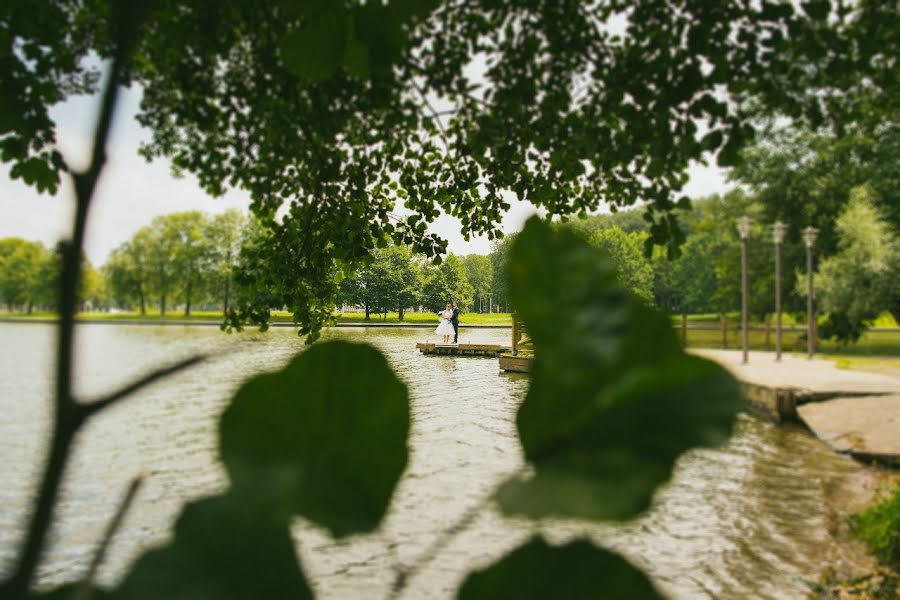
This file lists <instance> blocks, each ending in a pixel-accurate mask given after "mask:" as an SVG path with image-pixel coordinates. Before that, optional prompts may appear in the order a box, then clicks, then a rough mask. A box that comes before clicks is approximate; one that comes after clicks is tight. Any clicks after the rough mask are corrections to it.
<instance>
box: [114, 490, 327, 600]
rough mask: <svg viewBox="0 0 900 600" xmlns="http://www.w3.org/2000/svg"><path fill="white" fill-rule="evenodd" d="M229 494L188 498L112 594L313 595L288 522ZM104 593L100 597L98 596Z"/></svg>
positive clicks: (184, 597)
mask: <svg viewBox="0 0 900 600" xmlns="http://www.w3.org/2000/svg"><path fill="white" fill-rule="evenodd" d="M262 514H264V513H262V512H261V511H257V510H254V509H253V503H252V501H251V502H248V499H247V498H244V497H239V496H237V495H234V494H227V495H224V496H216V497H213V498H207V499H204V500H200V501H198V502H193V503H191V504H189V505H187V507H186V508H185V509H184V512H182V514H181V517H179V519H178V522H177V524H176V525H175V539H174V540H172V542H171V543H169V544H168V545H166V546H163V547H162V548H158V549H155V550H151V551H149V552H148V553H146V554H145V555H143V556H142V557H141V558H140V559H138V561H137V563H136V564H135V565H134V567H133V568H132V570H131V572H129V574H128V575H127V576H126V578H125V579H124V580H123V581H122V583H121V585H120V586H119V588H118V589H116V590H115V591H114V592H112V593H111V594H110V595H109V596H108V597H109V598H112V599H113V600H159V599H160V598H166V600H207V599H208V600H257V599H259V598H267V599H272V600H276V599H278V598H284V599H285V600H289V599H290V600H298V599H302V598H312V597H313V595H312V592H311V590H310V588H309V586H308V585H307V583H306V579H305V578H304V576H303V572H302V571H301V570H300V568H299V564H300V563H299V559H298V558H297V555H296V552H295V550H294V542H293V540H292V539H291V537H290V535H289V530H288V524H287V521H286V520H279V519H277V518H273V517H271V516H269V517H263V516H260V515H262ZM102 597H104V596H101V598H102Z"/></svg>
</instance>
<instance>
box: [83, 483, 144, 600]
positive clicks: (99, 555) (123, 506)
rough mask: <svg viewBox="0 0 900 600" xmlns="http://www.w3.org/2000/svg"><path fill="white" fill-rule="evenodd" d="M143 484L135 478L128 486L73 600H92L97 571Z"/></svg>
mask: <svg viewBox="0 0 900 600" xmlns="http://www.w3.org/2000/svg"><path fill="white" fill-rule="evenodd" d="M141 483H143V478H142V477H135V478H134V480H132V482H131V485H129V486H128V491H127V492H125V497H124V498H122V502H121V503H120V504H119V510H117V511H116V514H115V515H113V518H112V520H111V521H110V522H109V525H107V527H106V532H105V533H104V534H103V538H101V540H100V545H99V546H98V547H97V552H96V554H94V559H93V560H92V561H91V565H90V567H88V571H87V574H86V575H85V576H84V579H83V580H82V581H81V584H80V585H79V586H78V588H77V589H76V590H75V593H74V594H72V600H90V598H91V594H92V593H93V589H92V587H91V585H92V584H93V582H94V576H95V575H96V574H97V569H99V568H100V565H101V564H102V563H103V559H104V558H105V557H106V550H107V548H109V544H110V542H111V541H112V538H113V536H114V535H115V534H116V531H118V530H119V527H120V526H121V525H122V520H123V519H124V518H125V513H127V512H128V509H129V508H130V507H131V503H132V502H133V501H134V498H135V496H136V495H137V492H138V490H139V489H140V487H141Z"/></svg>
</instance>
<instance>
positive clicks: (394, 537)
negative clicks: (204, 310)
mask: <svg viewBox="0 0 900 600" xmlns="http://www.w3.org/2000/svg"><path fill="white" fill-rule="evenodd" d="M77 331H78V338H77V341H78V353H77V369H76V373H77V389H78V392H79V394H80V395H81V396H82V397H84V398H90V397H92V396H93V395H99V394H100V393H102V392H104V391H108V390H111V389H114V388H116V387H117V386H118V385H119V384H121V383H122V382H125V381H127V380H128V379H129V378H130V377H132V376H135V375H137V374H140V373H142V372H145V371H146V370H148V369H150V368H152V367H154V366H157V365H159V364H160V363H164V362H169V361H173V360H175V359H177V358H181V357H185V356H188V355H190V354H192V353H195V352H211V353H212V354H213V355H214V358H213V360H211V361H209V362H207V363H205V364H202V365H200V366H198V367H196V368H194V369H193V370H191V371H189V372H185V373H182V374H179V375H178V376H176V377H172V378H170V379H167V380H166V381H165V382H163V383H160V384H158V385H156V386H154V387H152V388H148V389H146V390H144V391H143V392H141V393H140V394H138V395H136V396H134V397H133V398H132V399H131V400H129V401H127V402H125V403H124V404H123V405H121V406H117V407H116V408H114V409H111V410H110V411H108V412H107V413H104V414H103V415H101V416H100V417H98V418H97V419H95V420H94V421H93V422H92V423H90V425H89V426H88V427H87V428H86V429H85V430H84V431H83V432H82V434H81V437H80V438H79V439H78V440H77V445H76V452H75V454H74V457H73V461H72V463H71V468H70V469H69V472H68V476H67V478H66V480H65V484H64V489H63V494H62V501H61V503H60V505H59V507H58V510H57V513H56V514H57V521H56V523H55V524H54V527H53V528H52V530H51V534H50V536H51V546H50V549H49V551H48V553H47V554H46V556H45V559H44V561H43V563H42V568H41V570H40V573H39V582H40V584H41V585H43V586H51V585H55V584H58V583H62V582H65V581H70V580H73V579H76V578H78V577H79V575H80V574H82V573H83V571H84V569H85V568H86V566H87V563H88V562H89V558H90V556H91V555H92V553H93V551H94V546H95V544H96V542H97V540H98V539H99V538H100V537H101V535H102V532H103V529H104V528H105V526H106V524H107V522H108V520H109V518H110V517H111V515H112V513H113V512H114V510H115V508H116V506H117V504H118V502H119V500H120V498H121V496H122V494H123V493H124V490H125V489H126V487H127V486H128V483H129V481H130V480H131V479H132V478H133V477H134V476H136V475H137V474H140V473H142V474H144V475H145V476H146V480H145V483H144V486H143V487H142V488H141V491H140V492H139V494H138V497H137V498H136V501H135V503H134V505H133V506H132V509H131V511H130V512H129V514H128V516H127V518H126V520H125V522H124V524H123V527H122V529H120V531H119V532H118V534H117V536H116V538H115V540H114V542H113V544H112V547H111V548H110V551H109V554H108V556H107V561H106V563H105V564H104V565H103V567H102V568H101V570H100V575H99V579H100V582H101V583H104V584H112V583H114V582H115V581H116V580H117V579H118V578H119V577H120V576H121V575H122V574H123V573H124V571H125V570H126V569H127V567H128V565H129V564H130V563H131V562H132V561H133V560H134V559H135V558H136V557H137V556H138V555H139V553H140V552H141V551H142V550H143V549H145V548H147V547H149V546H151V545H155V544H159V543H162V542H164V541H165V540H166V539H167V537H168V536H169V535H170V534H171V527H172V524H173V522H174V519H175V518H176V516H177V514H178V513H179V511H180V509H181V507H182V505H183V504H184V503H185V502H186V501H189V500H192V499H196V498H199V497H202V496H205V495H210V494H215V493H218V492H220V491H222V490H224V488H225V487H226V486H227V481H226V478H225V472H224V469H223V468H222V466H221V465H220V463H219V461H218V458H217V443H216V442H217V440H216V426H217V419H218V417H219V415H220V414H221V412H222V410H224V408H225V406H226V403H227V402H228V400H229V398H230V395H231V394H232V393H233V392H234V391H235V390H236V389H237V387H238V386H239V385H240V384H241V382H242V381H243V380H245V379H246V378H247V377H249V376H250V375H253V374H255V373H258V372H260V371H265V370H273V369H278V368H279V367H281V366H282V365H283V364H284V363H285V362H287V361H288V360H289V359H290V357H291V356H293V355H294V354H295V353H296V352H298V351H301V350H302V349H303V341H302V339H301V338H299V337H297V335H296V334H295V333H294V331H293V330H290V329H280V328H276V329H272V330H270V331H269V332H267V333H265V334H261V333H258V332H245V333H242V334H234V335H226V334H223V333H221V332H219V331H218V330H217V329H216V328H212V327H200V326H130V325H107V324H93V325H87V324H85V325H80V326H79V327H78V330H77ZM430 333H431V332H430V330H426V329H412V328H396V329H387V328H368V329H367V328H340V329H332V330H328V331H327V332H326V333H325V334H324V335H323V338H324V339H325V340H328V339H346V340H352V341H359V342H367V343H370V344H373V345H374V346H376V347H377V348H379V349H380V350H381V351H382V352H383V353H384V354H385V355H386V356H387V358H388V360H389V362H390V363H391V365H392V366H393V367H394V369H395V370H396V371H397V373H398V374H399V376H400V377H401V379H403V380H404V381H405V382H406V383H407V384H408V386H409V389H410V394H411V397H412V415H413V421H412V429H411V435H410V440H409V445H410V450H411V454H410V461H409V465H408V467H407V471H406V473H405V474H404V477H403V479H402V480H401V482H400V485H399V487H398V489H397V490H396V493H395V495H394V498H393V501H392V505H391V509H390V512H389V514H388V517H387V519H386V520H385V522H384V524H383V526H382V528H381V530H380V531H379V532H377V533H376V534H373V535H370V536H359V537H353V538H350V539H347V540H342V541H339V542H335V541H334V540H332V539H331V538H330V537H329V536H328V534H327V533H325V532H324V531H323V530H321V529H319V528H317V527H315V526H312V525H310V524H308V523H306V522H305V521H303V520H301V519H298V520H297V521H296V522H295V524H294V525H293V527H292V532H293V534H294V538H295V540H296V541H297V544H298V546H297V547H298V550H299V555H300V557H301V560H302V562H303V568H304V570H305V572H306V574H307V576H308V578H309V579H310V580H311V583H312V586H313V588H314V589H315V591H316V594H317V597H319V598H326V599H327V598H332V599H344V598H382V597H384V596H385V594H386V593H387V591H388V588H389V586H390V583H391V574H392V571H391V566H392V565H393V564H395V562H396V561H397V560H399V561H401V562H403V563H406V564H408V563H411V562H413V561H414V560H416V558H417V557H419V556H420V555H421V554H422V553H423V552H424V551H425V549H426V548H427V547H428V546H429V544H430V543H431V542H433V541H434V540H435V539H436V537H437V536H438V535H439V534H440V533H441V531H443V530H444V529H446V528H448V527H450V526H451V525H452V524H453V523H455V522H456V521H457V520H458V519H460V518H461V517H462V516H463V515H465V514H466V513H467V512H468V511H469V510H470V509H471V508H472V507H475V506H478V505H479V504H480V503H481V502H482V501H483V499H484V498H485V497H486V496H488V495H489V494H490V492H491V490H493V489H494V487H495V486H496V485H497V484H498V483H499V482H500V481H501V480H503V479H504V478H505V477H506V476H508V475H509V474H511V473H513V472H515V471H517V470H518V469H520V468H521V466H522V463H523V458H522V452H521V448H520V446H519V443H518V439H517V436H516V430H515V414H516V410H517V407H518V405H519V403H520V402H521V401H522V399H523V398H524V396H525V393H526V391H527V388H528V378H527V376H523V375H512V374H501V373H499V372H498V366H497V361H496V359H489V358H454V357H441V356H422V355H420V354H419V352H418V351H417V350H416V349H415V343H416V342H418V341H426V340H432V338H433V336H430ZM508 336H509V332H508V330H503V329H501V330H496V329H491V330H474V331H473V330H466V329H464V330H463V331H462V335H461V340H460V341H462V342H473V343H476V342H483V343H505V342H508ZM54 343H55V329H54V327H53V326H52V325H48V324H35V323H22V324H18V323H0V356H2V357H3V358H2V361H0V453H2V456H3V461H2V462H0V576H2V575H3V574H5V573H8V572H9V570H10V569H11V567H12V561H13V558H14V555H15V552H16V549H17V547H18V545H19V542H20V540H21V535H22V531H21V528H22V525H23V522H24V519H25V515H26V511H27V508H28V500H29V494H30V493H31V492H32V490H33V488H34V487H35V485H36V481H37V477H38V475H39V468H40V465H39V462H40V460H41V457H42V456H44V446H45V442H46V436H47V432H48V427H49V425H48V419H49V417H50V414H51V413H50V403H49V400H48V398H49V396H50V390H51V388H52V383H53V382H52V351H53V347H54ZM335 367H336V368H338V369H342V370H345V369H352V365H335ZM348 443H352V441H351V440H348ZM873 485H874V475H873V473H872V472H870V471H869V470H868V469H866V468H864V467H862V466H860V465H858V464H856V463H854V462H853V461H851V460H850V459H847V458H845V457H843V456H839V455H836V454H834V453H832V452H831V451H830V450H829V449H828V448H827V447H826V446H825V445H824V444H822V443H821V442H820V441H819V440H817V439H816V438H814V437H813V436H811V435H809V434H808V433H807V432H806V431H804V430H802V429H801V428H799V427H794V426H781V427H776V426H773V425H771V424H769V423H766V422H763V421H761V420H759V419H757V418H755V417H752V416H749V415H742V416H741V417H740V418H739V420H738V423H737V426H736V429H735V432H734V434H733V436H732V438H731V440H730V441H729V442H728V443H727V444H726V445H725V446H723V447H722V448H719V449H716V450H696V451H691V452H688V453H687V454H685V455H684V456H682V457H681V458H680V459H679V461H678V464H677V466H676V470H675V475H674V477H673V479H672V481H671V482H670V483H669V484H667V485H666V486H664V487H663V488H661V489H660V490H659V492H658V493H657V496H656V498H655V500H654V505H653V507H652V508H651V509H650V510H649V511H648V512H647V513H646V514H645V515H643V516H642V517H640V518H639V519H636V520H634V521H631V522H628V523H625V524H594V523H584V522H579V521H547V522H543V523H541V524H538V525H535V524H532V523H530V522H526V521H520V520H516V519H509V518H505V517H503V516H501V515H500V514H499V513H498V512H496V511H494V510H492V509H489V510H486V511H483V512H482V513H481V514H480V515H479V516H478V517H476V518H475V519H474V520H473V521H472V523H471V525H470V526H469V527H468V528H467V529H466V530H465V531H463V532H462V533H460V534H459V535H458V536H456V537H455V538H453V540H452V541H451V542H450V543H449V545H448V546H447V547H446V549H445V550H444V551H443V552H442V553H441V554H440V555H439V556H438V557H437V558H436V559H435V560H434V561H433V562H431V563H430V564H429V565H428V566H427V567H426V568H424V569H423V570H422V571H421V572H420V573H419V574H418V575H417V576H416V577H415V578H414V579H412V580H411V581H410V583H409V586H408V588H407V590H406V593H405V597H407V598H451V597H453V594H454V592H455V590H456V589H457V587H458V586H459V584H460V582H461V581H462V579H463V578H464V577H465V575H466V573H467V572H469V571H470V570H472V569H473V568H479V567H483V566H486V565H488V564H490V563H491V562H493V561H495V560H497V559H498V558H500V557H501V556H502V555H503V554H504V553H506V552H507V551H509V550H510V549H512V548H514V547H515V546H517V545H518V544H520V543H522V542H523V541H524V540H526V539H527V538H528V537H530V536H531V535H532V534H534V533H536V532H542V533H543V534H544V535H545V536H546V537H547V538H548V539H550V540H551V541H553V542H563V541H566V540H569V539H572V538H573V537H576V536H580V535H584V536H588V537H590V538H591V539H592V540H593V541H594V542H595V543H597V544H600V545H603V546H605V547H607V548H610V549H613V550H616V551H618V552H620V553H622V554H623V555H625V556H626V557H627V558H629V559H630V560H631V561H632V562H634V563H636V564H638V565H639V566H641V567H642V568H644V569H645V570H647V571H648V572H649V573H650V574H651V575H652V576H653V578H654V581H655V582H656V584H657V585H658V586H659V588H660V589H661V590H662V591H663V592H665V593H667V594H668V595H669V596H670V597H672V598H691V599H693V598H746V597H753V598H772V599H779V600H780V599H784V598H803V597H805V596H806V587H805V586H804V585H803V580H815V579H817V578H818V576H819V574H820V572H821V571H823V570H824V569H826V568H829V567H834V568H837V569H839V570H840V569H862V568H865V567H866V566H868V565H869V564H870V563H869V559H868V558H867V557H866V555H865V553H864V551H863V549H862V546H861V545H859V544H858V543H855V542H850V541H848V534H847V526H846V514H845V513H846V509H845V507H846V506H848V505H850V504H852V503H853V502H855V501H856V500H857V499H858V498H859V497H861V496H863V495H864V492H865V490H869V489H871V488H872V486H873Z"/></svg>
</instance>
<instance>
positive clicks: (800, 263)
mask: <svg viewBox="0 0 900 600" xmlns="http://www.w3.org/2000/svg"><path fill="white" fill-rule="evenodd" d="M875 198H876V197H875V193H874V192H873V191H872V189H870V188H868V187H865V186H863V187H858V188H854V189H853V190H851V192H850V194H849V197H848V199H847V200H846V201H845V203H844V206H843V208H842V210H841V212H840V213H839V215H838V218H837V219H836V220H835V221H834V223H833V225H832V228H833V232H828V233H827V234H826V237H824V239H822V240H821V241H820V243H819V245H818V246H817V248H816V252H817V254H818V256H819V259H818V260H817V273H816V288H817V290H818V292H817V302H818V304H819V306H820V311H821V312H827V313H828V315H829V319H830V323H831V325H830V327H831V331H830V332H829V331H828V329H827V326H826V329H825V333H826V335H828V334H832V335H836V336H837V337H839V338H840V339H855V336H858V334H859V333H860V332H861V331H862V330H863V329H864V327H865V324H866V323H867V322H868V321H869V320H871V319H873V318H875V317H876V316H878V314H879V313H881V312H884V311H887V312H890V313H891V314H893V315H894V317H895V318H898V317H900V310H898V307H900V302H898V298H900V285H898V284H897V281H898V280H900V244H898V240H897V236H896V232H895V229H894V226H893V224H892V223H891V222H890V220H888V219H887V218H885V216H884V214H883V213H884V211H883V209H882V208H881V207H880V206H879V204H878V202H877V200H876V199H875ZM742 215H749V216H751V217H752V218H753V219H754V225H753V228H752V231H751V234H750V241H749V260H748V269H749V283H750V290H749V292H750V294H749V300H750V311H751V314H752V315H753V316H754V317H757V318H759V317H762V316H763V315H765V314H766V313H771V312H772V311H773V304H774V295H775V291H774V287H775V275H774V245H773V241H772V236H771V229H770V226H771V223H769V222H768V221H769V219H768V218H767V217H766V205H765V201H764V200H760V199H759V198H757V197H754V196H751V195H749V194H747V193H744V192H742V191H740V190H735V191H732V192H729V193H727V194H725V195H722V196H719V195H714V196H711V197H708V198H705V199H701V200H698V201H695V202H694V203H693V208H692V210H690V211H685V212H683V213H682V219H681V228H682V230H683V231H684V232H685V235H686V240H685V242H684V244H683V245H682V246H681V254H680V256H679V257H677V258H675V259H674V260H670V259H669V258H668V257H667V256H666V255H665V253H664V252H663V249H662V248H660V247H651V248H650V250H651V252H650V253H649V255H648V254H647V248H648V246H647V240H648V238H649V234H648V221H647V220H645V219H644V218H643V215H642V212H641V211H640V209H636V210H630V211H622V212H618V213H615V214H607V215H595V216H590V217H588V218H585V219H579V220H571V221H568V222H565V223H560V224H559V225H558V226H560V227H566V228H569V229H571V230H573V231H574V232H576V233H577V234H578V235H579V236H581V237H583V238H584V239H586V240H588V241H589V242H590V243H592V244H594V245H596V246H599V247H602V248H604V249H605V250H606V251H607V253H608V254H609V256H610V260H612V261H614V263H615V265H616V269H617V271H618V274H619V278H620V280H621V281H622V282H623V283H624V285H625V286H626V287H627V288H629V289H630V290H631V291H632V292H633V293H634V294H636V295H637V296H638V297H640V298H642V299H643V300H644V301H645V302H647V303H648V304H652V305H655V306H657V307H658V308H660V309H662V310H664V311H666V312H669V313H686V314H698V313H700V314H708V313H718V314H722V313H729V312H734V311H736V310H739V309H740V244H739V240H738V233H737V230H736V227H735V222H736V220H737V218H738V217H740V216H742ZM799 225H800V224H794V225H793V227H792V229H790V230H789V232H788V235H787V237H786V238H785V241H784V247H783V256H784V273H785V275H784V281H783V289H784V297H785V310H786V311H788V312H795V313H801V312H802V311H803V310H805V246H804V245H803V242H802V240H801V236H800V226H799ZM265 235H266V232H265V230H264V229H263V228H262V227H260V226H259V225H258V224H256V222H255V221H252V220H251V219H250V218H249V217H247V216H245V215H243V214H241V213H240V212H237V211H228V212H226V213H222V214H219V215H215V216H209V215H204V214H203V213H200V212H196V211H194V212H183V213H175V214H171V215H165V216H161V217H157V218H156V219H154V220H153V221H152V222H151V223H150V224H149V225H147V226H145V227H143V228H141V229H140V230H139V231H138V232H137V233H135V235H134V236H133V237H132V238H131V239H130V240H128V241H127V242H126V243H124V244H122V245H121V246H119V247H118V248H117V249H116V250H114V251H113V252H112V253H111V255H110V257H109V259H108V260H107V262H106V264H105V265H103V267H102V268H101V269H99V270H97V269H94V268H93V267H92V266H91V265H90V264H89V263H87V261H86V260H85V276H84V280H83V282H82V286H81V299H82V308H83V309H90V310H105V309H109V308H113V307H115V308H119V309H128V310H136V311H139V312H140V313H141V314H145V313H146V312H147V310H148V308H149V307H150V306H153V307H155V308H156V309H157V310H158V312H159V313H160V314H166V312H167V311H171V310H173V308H177V309H180V310H182V311H183V313H184V314H185V315H190V313H191V310H192V308H195V307H202V308H204V309H217V310H222V311H223V312H227V310H228V308H229V306H230V305H231V304H232V303H233V298H235V297H236V289H235V279H236V274H237V273H238V271H239V270H240V268H241V261H242V249H244V247H245V246H246V245H248V244H253V243H254V240H255V239H259V237H260V236H265ZM514 238H515V235H514V234H513V235H510V236H506V237H504V238H502V239H499V240H497V241H495V242H494V244H493V246H492V248H491V252H490V254H488V255H479V254H470V255H466V256H458V255H454V254H449V255H447V256H445V257H443V260H442V261H441V262H440V264H434V263H433V262H432V261H430V260H427V259H425V258H424V257H422V256H418V255H415V254H413V253H412V252H411V251H410V250H409V249H408V248H406V247H401V246H394V245H390V244H387V245H384V247H382V248H376V249H375V250H373V251H372V254H371V257H370V260H369V261H368V263H367V264H366V266H364V267H362V268H360V269H359V270H357V271H356V272H355V273H353V274H352V275H350V276H345V277H343V279H342V280H341V282H340V288H339V293H338V297H337V298H336V304H337V307H338V309H339V310H340V309H354V308H358V309H359V310H360V311H364V312H365V314H366V317H367V318H369V317H371V316H372V315H381V316H382V318H384V317H386V315H387V313H388V312H398V313H399V315H400V319H401V320H402V319H403V314H404V312H406V311H408V310H427V311H438V310H440V309H442V308H443V307H444V306H445V304H446V303H448V302H451V301H457V302H459V304H460V306H461V307H462V309H463V310H464V311H468V312H489V311H492V312H508V311H509V310H511V309H512V307H510V306H509V303H508V298H507V289H506V279H507V277H506V276H507V273H506V265H507V263H508V252H509V248H510V245H511V242H512V240H513V239H514ZM57 264H58V254H57V253H56V252H54V251H53V250H49V249H47V248H46V247H44V246H43V245H42V244H40V243H39V242H29V241H25V240H22V239H19V238H6V239H3V240H0V301H2V302H3V303H4V304H5V305H6V308H7V310H10V311H22V312H31V311H33V310H35V309H45V310H53V309H54V308H55V306H54V304H55V293H56V279H57V271H58V268H57ZM335 276H336V277H340V276H339V275H337V274H336V275H335ZM272 308H273V309H278V308H281V307H272ZM841 327H843V329H841Z"/></svg>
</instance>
